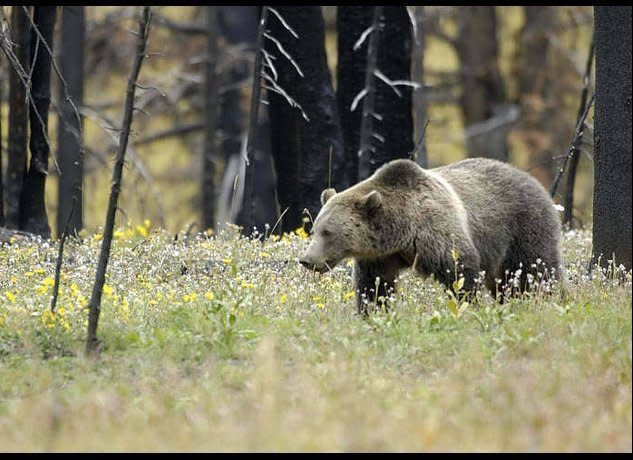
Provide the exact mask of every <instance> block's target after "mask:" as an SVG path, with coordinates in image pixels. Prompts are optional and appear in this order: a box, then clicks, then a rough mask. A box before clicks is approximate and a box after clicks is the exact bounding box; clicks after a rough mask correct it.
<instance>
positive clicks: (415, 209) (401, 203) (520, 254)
mask: <svg viewBox="0 0 633 460" xmlns="http://www.w3.org/2000/svg"><path fill="white" fill-rule="evenodd" d="M321 199H322V204H323V207H322V208H321V211H320V212H319V214H318V216H317V218H316V220H315V221H314V226H313V237H312V241H311V242H310V245H309V246H308V248H307V250H306V252H305V253H304V254H303V256H302V257H301V263H302V264H303V265H305V266H306V267H308V268H309V269H312V270H316V271H320V272H324V271H327V270H329V269H331V268H332V267H334V266H335V265H336V264H338V263H339V262H340V261H341V260H343V259H346V258H350V257H351V258H354V259H355V261H356V263H355V267H354V282H355V288H356V290H357V294H358V296H357V304H358V308H359V311H365V308H366V307H365V305H366V302H367V300H373V299H375V298H377V297H379V296H385V297H386V296H387V295H388V293H389V291H390V290H392V289H394V287H395V286H394V282H395V279H396V277H397V276H398V274H399V273H400V271H401V270H403V269H405V268H410V267H414V268H415V270H416V271H417V272H418V273H419V274H421V275H425V276H428V275H433V276H434V277H435V278H436V279H437V280H438V281H440V282H442V283H444V284H445V285H447V286H448V287H449V288H450V287H451V286H452V283H453V281H454V280H455V261H454V259H453V256H452V255H453V254H454V252H453V251H454V250H456V251H457V252H458V254H459V260H458V268H459V272H460V273H461V274H463V276H464V278H465V280H464V290H465V291H467V292H472V291H474V289H475V287H476V284H477V283H476V281H477V278H478V276H479V273H480V271H482V270H483V271H485V277H484V280H483V281H484V283H485V285H486V286H487V287H488V288H489V289H490V290H491V291H492V292H493V293H496V291H497V289H498V287H499V285H498V284H497V280H502V281H505V280H507V279H508V274H514V273H515V272H516V271H517V270H518V269H519V268H521V269H522V271H521V275H520V277H519V279H518V281H519V286H518V290H517V292H523V291H524V290H525V289H526V288H527V275H528V272H529V271H530V272H535V270H534V269H533V264H536V263H537V260H540V261H542V263H543V265H544V266H545V267H546V268H547V269H554V273H556V274H559V273H560V271H561V269H562V268H561V255H560V234H561V226H560V220H559V217H558V215H557V213H556V210H555V209H554V203H553V201H552V200H551V198H550V197H549V195H548V193H547V191H546V190H545V189H544V188H543V187H542V186H541V184H540V183H539V182H538V181H537V180H535V179H534V178H533V177H531V176H530V175H529V174H527V173H525V172H523V171H520V170H518V169H516V168H514V167H512V166H510V165H508V164H506V163H502V162H499V161H496V160H490V159H484V158H473V159H468V160H464V161H460V162H458V163H454V164H451V165H448V166H443V167H440V168H435V169H429V170H425V169H422V168H420V167H419V166H418V165H417V164H416V163H414V162H412V161H409V160H395V161H392V162H390V163H387V164H385V165H383V166H382V167H381V168H380V169H378V170H377V171H376V172H375V173H374V175H372V176H371V177H369V178H368V179H366V180H364V181H362V182H359V183H358V184H356V185H354V186H353V187H350V188H348V189H347V190H345V191H343V192H341V193H338V194H336V193H335V192H334V191H333V190H331V189H328V190H325V191H324V192H323V193H322V195H321ZM540 268H541V271H542V269H543V267H540ZM376 278H379V279H380V281H379V283H378V292H376V285H377V284H376Z"/></svg>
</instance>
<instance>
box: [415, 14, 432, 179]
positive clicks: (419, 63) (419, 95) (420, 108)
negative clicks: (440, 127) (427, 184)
mask: <svg viewBox="0 0 633 460" xmlns="http://www.w3.org/2000/svg"><path fill="white" fill-rule="evenodd" d="M425 17H426V15H425V13H424V6H423V5H417V6H415V25H416V33H417V36H416V38H415V44H414V46H413V58H412V62H411V73H412V77H413V81H414V82H415V83H417V84H419V85H420V88H418V89H417V90H416V91H415V92H414V93H413V113H414V115H415V139H418V140H419V139H421V136H422V135H423V133H424V127H425V125H426V117H427V115H426V98H425V97H424V46H425V43H426V42H425V39H424V35H425V33H424V29H425V27H426V26H425V24H424V23H425ZM415 147H416V148H417V149H418V151H417V152H416V161H417V162H418V164H419V165H420V166H422V167H423V168H426V167H428V159H427V155H426V141H425V140H424V138H422V142H420V144H419V145H416V146H415Z"/></svg>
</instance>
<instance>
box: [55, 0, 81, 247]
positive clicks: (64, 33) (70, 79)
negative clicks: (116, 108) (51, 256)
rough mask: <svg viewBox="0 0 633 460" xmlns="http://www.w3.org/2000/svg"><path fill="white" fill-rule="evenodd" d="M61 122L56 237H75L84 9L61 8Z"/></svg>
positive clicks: (78, 220)
mask: <svg viewBox="0 0 633 460" xmlns="http://www.w3.org/2000/svg"><path fill="white" fill-rule="evenodd" d="M61 22H62V24H61V44H60V47H59V48H60V51H59V59H60V68H61V73H62V76H63V77H64V81H65V84H64V82H63V81H60V85H59V100H60V120H59V122H58V123H57V161H58V162H59V188H58V195H57V196H58V203H59V204H58V208H57V234H58V235H61V234H62V233H67V234H71V235H73V234H77V232H79V230H81V228H82V226H83V197H82V195H83V193H82V190H83V154H82V144H81V143H82V139H81V133H82V127H81V124H82V122H83V120H82V119H81V117H78V115H79V114H78V113H77V112H76V111H75V109H76V108H77V107H80V106H81V105H82V104H83V85H84V69H83V63H84V52H83V47H84V41H85V27H86V24H85V12H84V7H83V6H64V7H63V9H62V17H61Z"/></svg>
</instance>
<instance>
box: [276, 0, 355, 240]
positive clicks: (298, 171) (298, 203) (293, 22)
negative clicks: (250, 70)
mask: <svg viewBox="0 0 633 460" xmlns="http://www.w3.org/2000/svg"><path fill="white" fill-rule="evenodd" d="M276 11H277V12H278V13H279V14H280V15H281V16H282V18H283V19H284V21H285V22H286V23H287V24H288V25H289V26H290V27H291V28H292V29H293V30H294V31H295V32H296V34H297V37H295V36H293V34H292V33H291V32H290V31H289V30H288V29H287V28H286V26H285V25H284V24H282V22H281V20H280V19H279V18H278V17H277V16H276V15H275V14H273V13H269V18H268V26H269V27H268V30H269V31H270V35H271V36H272V37H273V38H274V39H276V40H277V41H278V42H279V44H280V45H281V46H282V47H283V49H284V50H285V51H286V52H287V53H288V54H289V55H290V56H291V58H292V59H293V60H294V62H295V63H296V65H297V66H298V68H299V69H297V68H295V66H294V65H293V64H292V63H291V62H290V61H289V59H288V58H287V57H285V56H284V55H283V53H281V52H280V50H279V49H278V47H277V44H276V43H275V42H274V40H272V39H271V38H266V40H265V46H264V49H265V51H266V52H267V53H268V54H269V55H271V56H273V57H274V59H273V60H272V62H273V65H274V67H275V69H276V72H277V81H276V84H277V85H278V86H279V87H280V88H281V89H282V90H283V91H285V92H286V93H287V94H288V95H289V96H290V97H291V98H292V99H294V101H296V103H297V104H299V106H300V107H301V109H303V112H304V114H305V116H306V117H307V120H306V119H305V118H304V116H303V114H302V113H301V110H300V109H299V108H297V107H292V106H291V105H290V104H289V102H288V100H287V98H286V97H285V96H282V95H280V94H277V93H275V92H273V91H270V90H269V91H268V99H269V102H270V107H269V113H270V124H271V142H272V152H273V157H274V160H275V166H276V169H277V191H278V198H279V204H280V207H281V210H282V211H284V210H286V209H288V210H287V212H286V213H285V215H284V217H283V220H282V230H283V231H291V230H293V229H295V228H297V227H300V226H301V225H302V213H303V209H304V208H305V209H307V210H308V212H309V213H310V215H311V216H312V218H314V217H316V214H317V213H318V211H319V209H320V208H321V204H320V201H319V200H320V195H321V192H322V191H323V189H324V188H326V187H327V186H328V182H329V180H328V178H330V177H331V185H332V186H333V187H335V188H339V189H340V188H345V185H346V181H345V178H344V165H343V143H342V139H341V129H340V123H339V117H338V110H337V107H336V99H335V95H334V89H333V87H332V80H331V75H330V71H329V69H328V66H327V60H326V56H325V43H324V41H325V37H324V25H323V16H322V14H321V7H319V6H300V7H296V6H295V7H292V6H287V7H286V6H284V7H278V8H276ZM299 70H300V71H301V73H302V74H303V76H302V75H300V74H299ZM265 71H266V73H267V74H269V75H271V76H273V75H272V74H273V72H272V70H271V69H269V68H267V69H265ZM267 85H268V86H272V84H271V83H270V82H268V83H267ZM308 120H309V121H308ZM330 149H331V151H332V161H331V166H332V170H331V171H328V168H329V166H330V161H329V159H330Z"/></svg>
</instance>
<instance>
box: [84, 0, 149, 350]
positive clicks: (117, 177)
mask: <svg viewBox="0 0 633 460" xmlns="http://www.w3.org/2000/svg"><path fill="white" fill-rule="evenodd" d="M150 20H151V15H150V7H149V6H145V7H143V13H142V16H141V19H140V20H139V31H138V34H137V44H136V55H135V58H134V64H133V65H132V70H131V72H130V76H129V78H128V81H127V91H126V96H125V108H124V113H123V123H122V124H121V133H120V136H119V145H118V150H117V155H116V160H115V163H114V169H113V170H112V181H111V182H110V183H111V186H110V197H109V199H108V209H107V212H106V221H105V224H104V226H103V239H102V242H101V251H100V252H99V260H98V261H97V271H96V273H95V282H94V285H93V286H92V293H91V295H90V303H89V304H88V309H89V315H88V333H87V335H86V354H87V355H95V354H96V353H97V352H98V351H99V344H100V342H99V339H98V338H97V327H98V325H99V314H100V313H101V296H102V294H103V285H104V283H105V276H106V271H107V268H108V260H109V259H110V247H111V246H112V235H113V233H114V219H115V217H116V210H117V204H118V201H119V194H120V192H121V179H122V175H123V165H124V163H125V151H126V150H127V143H128V139H129V137H130V126H131V125H132V119H133V116H134V95H135V93H136V81H137V79H138V75H139V73H140V71H141V66H142V64H143V59H144V58H145V46H146V44H147V38H148V36H149V31H150Z"/></svg>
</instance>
